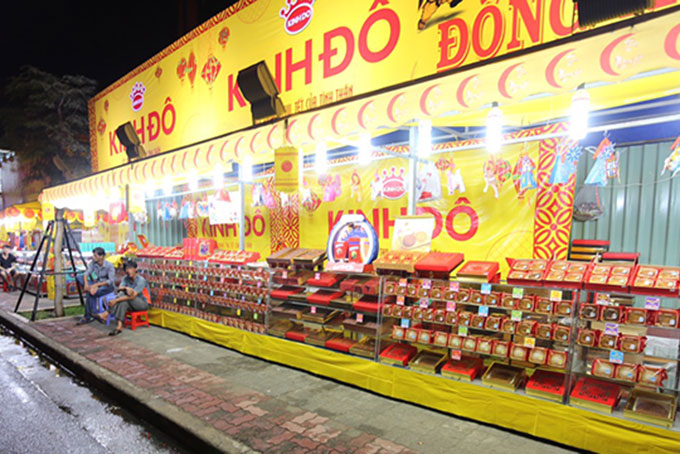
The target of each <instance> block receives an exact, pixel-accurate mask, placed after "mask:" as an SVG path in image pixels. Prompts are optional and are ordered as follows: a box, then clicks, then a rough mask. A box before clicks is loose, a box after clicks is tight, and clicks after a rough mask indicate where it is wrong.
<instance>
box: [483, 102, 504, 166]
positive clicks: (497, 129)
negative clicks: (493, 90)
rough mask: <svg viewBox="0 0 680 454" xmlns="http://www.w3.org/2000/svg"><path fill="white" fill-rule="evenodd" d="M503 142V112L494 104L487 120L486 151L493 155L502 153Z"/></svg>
mask: <svg viewBox="0 0 680 454" xmlns="http://www.w3.org/2000/svg"><path fill="white" fill-rule="evenodd" d="M502 142H503V112H502V111H501V109H500V108H499V107H498V103H496V102H494V103H493V105H492V107H491V111H489V116H488V117H487V118H486V149H487V150H488V151H489V153H491V154H496V153H498V152H499V151H501V144H502Z"/></svg>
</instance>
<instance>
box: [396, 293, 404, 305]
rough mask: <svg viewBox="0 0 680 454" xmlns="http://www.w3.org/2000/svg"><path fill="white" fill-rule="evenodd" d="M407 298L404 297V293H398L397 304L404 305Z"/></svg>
mask: <svg viewBox="0 0 680 454" xmlns="http://www.w3.org/2000/svg"><path fill="white" fill-rule="evenodd" d="M405 300H406V298H404V295H397V305H399V306H403V305H404V301H405Z"/></svg>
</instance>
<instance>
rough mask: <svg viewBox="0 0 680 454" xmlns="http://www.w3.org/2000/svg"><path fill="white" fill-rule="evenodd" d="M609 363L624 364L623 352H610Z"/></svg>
mask: <svg viewBox="0 0 680 454" xmlns="http://www.w3.org/2000/svg"><path fill="white" fill-rule="evenodd" d="M609 362H611V363H614V364H623V352H620V351H618V350H612V351H610V352H609Z"/></svg>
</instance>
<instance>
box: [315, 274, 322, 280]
mask: <svg viewBox="0 0 680 454" xmlns="http://www.w3.org/2000/svg"><path fill="white" fill-rule="evenodd" d="M314 279H316V280H317V281H318V280H319V279H321V273H314Z"/></svg>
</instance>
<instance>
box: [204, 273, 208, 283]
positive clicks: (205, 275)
mask: <svg viewBox="0 0 680 454" xmlns="http://www.w3.org/2000/svg"><path fill="white" fill-rule="evenodd" d="M207 280H208V275H207V274H204V275H203V282H205V281H207Z"/></svg>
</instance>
